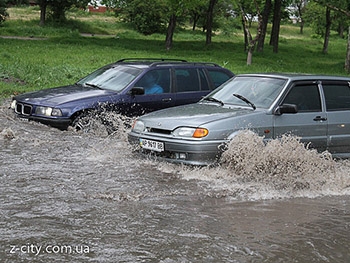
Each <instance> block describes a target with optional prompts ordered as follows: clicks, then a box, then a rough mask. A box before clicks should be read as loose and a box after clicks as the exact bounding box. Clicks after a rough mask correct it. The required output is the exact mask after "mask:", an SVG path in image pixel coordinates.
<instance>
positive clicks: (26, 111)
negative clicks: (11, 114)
mask: <svg viewBox="0 0 350 263" xmlns="http://www.w3.org/2000/svg"><path fill="white" fill-rule="evenodd" d="M15 112H16V113H17V114H22V115H30V114H31V112H32V106H31V105H28V104H23V103H17V104H16V108H15Z"/></svg>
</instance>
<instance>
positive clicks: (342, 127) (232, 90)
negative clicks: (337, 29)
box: [129, 74, 350, 165]
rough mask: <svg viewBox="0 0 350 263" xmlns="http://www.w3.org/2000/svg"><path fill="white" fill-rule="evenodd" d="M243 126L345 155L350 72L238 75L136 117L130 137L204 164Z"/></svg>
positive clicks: (147, 149)
mask: <svg viewBox="0 0 350 263" xmlns="http://www.w3.org/2000/svg"><path fill="white" fill-rule="evenodd" d="M247 129H248V130H251V131H254V132H256V133H257V134H259V135H261V136H264V138H265V139H266V140H269V139H274V138H278V137H280V136H282V135H283V134H286V133H288V134H294V135H296V136H298V137H300V138H301V141H302V142H305V143H309V144H310V146H311V147H313V148H316V149H317V150H319V151H324V150H328V151H329V152H330V153H331V154H332V155H333V156H334V157H339V158H349V157H350V78H347V77H335V76H312V75H288V74H243V75H238V76H236V77H234V78H233V79H231V80H230V81H228V82H226V83H225V84H224V85H222V86H220V87H219V88H217V89H216V90H214V91H213V92H211V93H210V94H209V95H208V96H206V97H205V98H203V99H202V100H201V101H200V102H198V103H196V104H191V105H186V106H180V107H175V108H172V109H166V110H161V111H157V112H153V113H150V114H147V115H145V116H142V117H140V118H138V119H137V120H136V122H135V123H134V126H133V129H132V131H131V132H130V133H129V141H130V143H132V144H134V145H138V147H139V148H140V149H141V150H142V152H144V153H153V154H154V155H156V156H158V157H159V158H162V159H164V160H168V161H172V162H182V163H186V164H194V165H208V164H212V163H215V161H217V159H218V158H219V157H220V153H221V151H220V149H221V148H224V147H220V146H222V145H225V144H226V143H227V142H229V141H230V140H231V139H232V138H233V137H234V136H235V135H236V134H237V133H238V132H240V131H241V130H247ZM252 150H253V149H252Z"/></svg>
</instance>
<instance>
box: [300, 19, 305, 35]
mask: <svg viewBox="0 0 350 263" xmlns="http://www.w3.org/2000/svg"><path fill="white" fill-rule="evenodd" d="M302 34H304V20H303V19H302V18H301V20H300V35H302Z"/></svg>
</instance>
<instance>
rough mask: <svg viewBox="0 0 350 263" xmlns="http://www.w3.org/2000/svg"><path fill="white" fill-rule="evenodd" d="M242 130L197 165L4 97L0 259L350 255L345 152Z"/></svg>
mask: <svg viewBox="0 0 350 263" xmlns="http://www.w3.org/2000/svg"><path fill="white" fill-rule="evenodd" d="M243 141H244V142H241V143H237V144H236V145H240V148H236V149H235V151H231V152H230V151H228V154H227V155H226V157H225V158H226V159H225V160H224V161H223V163H222V165H221V166H219V167H215V168H202V169H195V168H190V167H183V166H181V165H173V164H167V163H158V162H155V161H152V160H147V159H144V158H141V157H139V156H136V155H134V154H133V153H132V150H131V149H130V146H129V145H128V143H127V140H126V132H125V131H119V132H117V133H114V134H112V135H109V136H101V135H99V134H80V133H77V132H74V131H59V130H57V129H54V128H50V127H47V126H44V125H41V124H37V123H32V122H29V123H28V122H23V121H20V120H18V119H16V118H14V116H13V115H12V114H11V113H10V112H9V110H8V109H7V105H3V106H1V108H0V201H1V202H0V214H1V221H0V236H1V241H0V249H1V250H0V260H1V262H6V263H7V262H8V263H10V262H11V263H12V262H162V263H173V262H174V263H175V262H242V263H244V262H350V164H349V161H337V162H335V161H333V160H331V159H328V157H327V156H323V155H319V154H317V153H314V152H312V151H310V150H305V149H304V148H300V147H299V145H298V143H297V141H295V140H293V139H290V138H287V139H286V141H285V143H284V144H280V145H278V144H275V145H273V144H271V145H270V146H269V147H270V148H264V149H262V148H261V149H259V147H262V146H259V143H258V142H256V138H255V137H251V138H250V139H249V138H248V139H247V138H243ZM249 146H250V147H251V148H250V149H255V151H251V150H248V151H246V149H249ZM272 149H273V150H274V151H272ZM233 152H237V153H239V156H240V157H239V156H237V155H235V154H234V153H233ZM272 152H276V155H275V156H274V154H273V153H272ZM253 153H256V154H253ZM268 156H272V158H271V159H269V157H268ZM273 162H275V163H273Z"/></svg>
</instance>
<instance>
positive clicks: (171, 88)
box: [11, 58, 233, 129]
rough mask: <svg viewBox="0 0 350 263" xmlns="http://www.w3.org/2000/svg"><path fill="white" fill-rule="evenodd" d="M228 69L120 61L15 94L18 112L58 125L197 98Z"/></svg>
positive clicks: (163, 61) (226, 76)
mask: <svg viewBox="0 0 350 263" xmlns="http://www.w3.org/2000/svg"><path fill="white" fill-rule="evenodd" d="M232 76H233V73H232V72H231V71H229V70H228V69H226V68H223V67H220V66H219V65H217V64H214V63H199V62H187V61H185V60H174V59H149V58H147V59H144V58H140V59H136V58H133V59H122V60H119V61H117V62H115V63H112V64H109V65H106V66H104V67H102V68H100V69H98V70H96V71H94V72H92V73H91V74H89V75H88V76H86V77H84V78H83V79H81V80H79V81H78V82H76V83H75V84H73V85H68V86H63V87H57V88H50V89H44V90H39V91H36V92H30V93H25V94H20V95H17V96H15V97H14V98H13V101H12V105H11V107H12V108H13V109H14V111H15V113H16V114H17V116H19V117H21V118H25V119H27V120H34V121H39V122H42V123H44V124H48V125H51V126H53V127H57V128H60V129H66V128H68V126H69V125H72V126H74V127H76V128H78V129H84V126H86V125H87V124H86V122H85V121H84V119H86V118H85V117H86V115H88V114H91V112H93V116H102V115H99V114H96V112H95V111H99V110H102V111H105V110H111V111H115V112H117V113H120V114H123V115H126V116H139V115H142V114H144V113H147V112H151V111H155V110H159V109H164V108H169V107H173V106H178V105H184V104H188V103H194V102H197V101H199V100H200V99H201V98H202V97H203V96H205V95H207V94H208V93H209V92H210V91H212V90H213V89H215V88H216V87H218V86H219V85H221V84H222V83H224V82H225V81H227V80H228V79H230V78H231V77H232Z"/></svg>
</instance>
